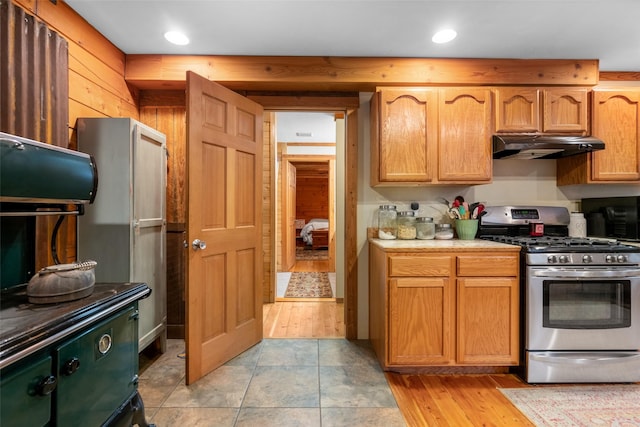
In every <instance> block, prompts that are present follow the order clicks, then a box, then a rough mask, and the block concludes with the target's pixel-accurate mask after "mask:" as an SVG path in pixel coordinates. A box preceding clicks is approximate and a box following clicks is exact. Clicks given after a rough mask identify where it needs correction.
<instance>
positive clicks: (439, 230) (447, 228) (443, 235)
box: [435, 223, 453, 240]
mask: <svg viewBox="0 0 640 427" xmlns="http://www.w3.org/2000/svg"><path fill="white" fill-rule="evenodd" d="M435 237H436V239H438V240H449V239H453V227H452V226H451V224H446V223H445V224H436V236H435Z"/></svg>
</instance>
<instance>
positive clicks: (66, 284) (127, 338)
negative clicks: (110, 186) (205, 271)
mask: <svg viewBox="0 0 640 427" xmlns="http://www.w3.org/2000/svg"><path fill="white" fill-rule="evenodd" d="M94 165H95V162H94V161H93V159H92V158H91V157H90V156H88V155H87V154H84V153H80V152H77V151H72V150H67V149H64V148H59V147H53V146H51V145H48V144H43V143H39V142H36V141H32V140H28V139H25V138H20V137H17V136H14V135H9V134H5V133H0V229H1V230H2V233H1V235H0V236H1V238H0V273H1V276H0V292H1V294H0V425H2V426H3V427H10V426H30V427H31V426H75V425H77V426H131V425H134V424H137V425H139V426H148V425H149V424H147V422H146V420H145V414H144V405H143V403H142V399H141V398H140V395H139V393H138V324H137V322H138V301H139V300H140V299H143V298H146V297H148V296H149V294H150V293H151V290H150V289H149V287H148V286H147V285H146V284H145V283H95V280H91V279H92V276H91V274H89V272H88V271H87V267H86V265H87V264H86V263H84V264H82V265H83V266H84V267H82V268H81V267H80V264H77V265H76V264H65V265H54V266H50V267H47V268H45V269H42V270H39V271H36V269H35V254H36V251H37V250H38V249H39V245H42V244H45V245H46V244H48V243H49V242H44V243H41V242H38V241H36V231H35V230H36V218H37V217H38V216H43V215H55V216H56V217H58V218H59V219H58V224H57V225H56V227H55V228H54V231H53V236H51V239H48V240H49V241H51V242H52V243H51V250H52V253H53V255H54V259H55V260H56V261H57V255H56V252H55V241H56V235H55V233H56V232H57V229H58V227H59V225H60V223H61V222H62V221H64V218H65V217H68V216H69V215H81V214H82V212H83V207H84V205H85V204H87V203H92V202H93V200H94V198H95V197H96V193H97V184H98V178H97V171H96V168H95V166H94ZM78 278H81V279H82V280H78ZM78 286H81V289H79V288H78ZM34 289H37V294H36V292H34ZM34 301H35V302H34Z"/></svg>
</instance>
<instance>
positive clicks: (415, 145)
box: [371, 88, 438, 185]
mask: <svg viewBox="0 0 640 427" xmlns="http://www.w3.org/2000/svg"><path fill="white" fill-rule="evenodd" d="M436 103H437V92H436V90H434V89H425V88H393V89H391V88H384V89H380V90H379V91H378V92H376V94H375V95H374V97H373V99H372V103H371V109H372V111H371V119H372V120H371V124H372V129H371V141H372V150H371V171H372V172H371V184H372V185H379V184H383V183H393V184H397V183H406V184H409V185H411V184H414V185H419V184H424V183H429V182H431V181H432V180H433V177H434V171H433V167H432V163H433V158H434V156H435V152H436V138H437V135H438V133H437V126H438V123H437V105H436Z"/></svg>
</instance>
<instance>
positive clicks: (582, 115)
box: [542, 88, 589, 135]
mask: <svg viewBox="0 0 640 427" xmlns="http://www.w3.org/2000/svg"><path fill="white" fill-rule="evenodd" d="M542 94H543V104H542V105H543V112H544V113H543V116H544V123H543V126H542V131H543V132H569V133H572V134H580V135H587V133H588V132H589V122H588V113H589V109H588V99H589V97H588V94H589V89H587V88H550V89H545V90H544V91H543V92H542Z"/></svg>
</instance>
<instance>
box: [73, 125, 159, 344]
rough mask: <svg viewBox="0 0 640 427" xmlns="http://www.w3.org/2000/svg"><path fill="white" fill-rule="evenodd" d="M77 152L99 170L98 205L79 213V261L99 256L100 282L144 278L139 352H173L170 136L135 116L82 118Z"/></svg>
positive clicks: (96, 201)
mask: <svg viewBox="0 0 640 427" xmlns="http://www.w3.org/2000/svg"><path fill="white" fill-rule="evenodd" d="M77 137H78V150H80V151H82V152H85V153H88V154H91V155H92V156H93V157H94V158H95V161H96V164H97V169H98V192H97V195H96V199H95V201H94V203H93V204H91V205H87V206H86V207H85V213H84V215H80V216H78V242H77V245H78V255H77V258H78V260H88V259H91V260H95V261H96V262H97V263H98V264H97V266H96V269H95V274H96V282H144V283H146V284H147V285H148V286H149V287H150V288H151V290H152V292H151V295H150V296H149V297H148V298H146V299H143V300H141V301H140V302H139V314H140V318H139V322H138V325H139V334H138V338H139V347H138V349H139V351H142V350H143V349H144V348H146V347H147V346H148V345H149V344H151V343H153V342H155V344H156V346H157V348H158V349H159V350H160V351H161V352H164V351H165V350H166V324H167V309H166V306H167V304H166V185H167V184H166V182H167V167H166V164H167V151H166V137H165V135H163V134H162V133H160V132H158V131H156V130H155V129H152V128H150V127H149V126H146V125H144V124H143V123H140V122H137V121H136V120H133V119H129V118H80V119H78V121H77Z"/></svg>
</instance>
